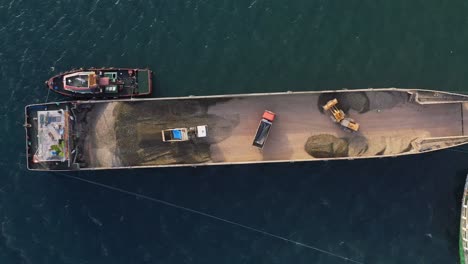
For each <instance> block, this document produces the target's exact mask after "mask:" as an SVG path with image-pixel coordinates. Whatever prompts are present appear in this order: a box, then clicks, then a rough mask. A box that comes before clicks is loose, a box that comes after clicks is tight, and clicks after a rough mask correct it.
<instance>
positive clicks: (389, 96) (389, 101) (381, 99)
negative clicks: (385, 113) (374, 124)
mask: <svg viewBox="0 0 468 264" xmlns="http://www.w3.org/2000/svg"><path fill="white" fill-rule="evenodd" d="M366 95H367V98H369V102H370V104H369V108H370V109H373V110H374V109H376V110H377V109H379V110H382V109H390V108H393V107H395V106H397V105H399V104H402V103H406V102H408V100H409V96H410V95H409V94H407V93H402V92H388V91H386V92H367V93H366Z"/></svg>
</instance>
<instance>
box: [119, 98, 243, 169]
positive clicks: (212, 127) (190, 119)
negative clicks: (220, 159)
mask: <svg viewBox="0 0 468 264" xmlns="http://www.w3.org/2000/svg"><path fill="white" fill-rule="evenodd" d="M209 105H210V101H209V100H204V101H203V103H200V102H199V101H198V100H178V101H172V102H169V101H152V102H138V103H120V104H119V106H118V107H117V108H116V115H117V126H116V135H117V146H118V148H119V150H120V153H119V156H120V159H121V161H122V163H123V164H125V165H128V166H134V165H168V164H184V163H185V164H192V163H203V162H209V161H211V153H210V145H211V144H214V143H216V142H220V141H222V140H224V139H225V138H227V137H229V136H230V134H231V132H232V129H233V128H234V127H235V126H236V125H237V124H238V123H239V120H238V118H237V119H236V118H235V116H231V117H220V116H217V115H213V114H208V113H207V109H208V107H209ZM198 125H207V127H208V128H207V135H208V136H207V137H205V138H196V137H195V138H193V139H192V140H189V141H185V142H174V143H169V142H163V141H162V135H161V131H162V130H164V129H171V128H189V127H196V126H198Z"/></svg>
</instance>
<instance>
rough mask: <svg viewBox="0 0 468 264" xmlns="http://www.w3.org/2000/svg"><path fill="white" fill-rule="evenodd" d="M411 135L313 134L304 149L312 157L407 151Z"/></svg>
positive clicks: (374, 154) (409, 149)
mask: <svg viewBox="0 0 468 264" xmlns="http://www.w3.org/2000/svg"><path fill="white" fill-rule="evenodd" d="M414 140H415V139H414V138H413V137H410V136H407V137H401V136H399V137H383V136H381V137H373V138H371V139H368V138H365V137H364V136H362V135H360V134H358V133H353V134H351V135H350V136H349V137H343V138H339V137H336V136H334V135H329V134H320V135H313V136H311V137H309V138H308V139H307V142H306V144H305V147H304V149H305V151H306V152H307V153H309V155H311V156H312V157H314V158H334V157H335V158H336V157H359V156H379V155H393V154H400V153H405V152H409V151H411V149H412V146H411V142H413V141H414Z"/></svg>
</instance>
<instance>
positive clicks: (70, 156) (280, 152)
mask: <svg viewBox="0 0 468 264" xmlns="http://www.w3.org/2000/svg"><path fill="white" fill-rule="evenodd" d="M333 98H335V99H336V98H337V100H338V102H339V105H338V106H339V107H340V109H343V111H344V113H345V114H346V115H347V116H350V117H352V118H353V119H354V120H356V121H357V122H359V124H360V128H359V131H357V132H353V133H350V132H349V131H344V130H343V128H342V127H340V126H339V125H337V124H336V123H334V122H332V120H330V116H329V115H328V113H326V112H324V111H323V108H322V106H323V105H325V104H326V103H327V101H329V100H331V99H333ZM265 110H271V111H272V112H274V113H276V118H275V121H274V124H273V125H272V126H271V128H270V130H271V131H269V136H268V141H267V142H266V143H265V146H264V147H263V148H262V149H259V148H257V147H254V146H252V141H253V139H254V137H255V136H256V131H257V129H258V127H259V123H258V122H259V121H260V119H261V118H262V114H263V113H264V111H265ZM54 111H55V112H54ZM57 111H61V112H62V113H64V114H63V118H64V120H63V124H57V123H54V122H57V119H53V118H52V119H50V117H51V116H52V115H53V114H54V113H58V112H57ZM47 115H48V116H49V118H46V117H47ZM41 116H44V117H43V118H42V119H41ZM59 126H60V128H59ZM25 127H26V135H27V136H26V137H27V138H26V142H27V144H26V151H27V159H28V163H27V164H28V168H29V169H32V170H80V169H115V168H139V167H163V166H199V165H221V164H246V163H262V162H296V161H316V160H335V159H357V158H376V157H395V156H400V155H409V154H417V153H423V152H428V151H434V150H439V149H444V148H448V147H453V146H458V145H461V144H465V143H467V142H468V135H467V133H468V97H467V96H465V95H459V94H453V93H446V92H437V91H427V90H405V89H394V88H392V89H365V90H341V91H324V92H294V93H292V92H289V93H276V94H244V95H225V96H205V97H183V98H152V99H133V100H120V101H87V102H79V101H75V102H61V103H49V104H40V105H30V106H27V107H26V124H25ZM197 127H205V128H206V131H204V133H206V135H204V136H203V137H197V136H190V131H195V130H191V128H197ZM57 129H58V130H57ZM60 129H61V130H60ZM54 130H57V131H58V132H57V133H56V132H55V131H54ZM162 131H166V132H167V131H178V132H177V133H181V132H183V133H188V136H187V135H186V136H182V135H180V134H178V136H180V139H183V140H175V141H174V140H171V141H170V142H168V141H167V140H163V138H162V135H161V132H162ZM49 133H50V134H51V135H52V136H53V138H52V137H51V135H50V134H49ZM194 133H195V132H194ZM168 135H169V134H168ZM65 146H66V147H65ZM40 153H46V154H47V155H46V156H41V157H42V158H40V159H39V158H38V157H39V156H38V155H39V154H40Z"/></svg>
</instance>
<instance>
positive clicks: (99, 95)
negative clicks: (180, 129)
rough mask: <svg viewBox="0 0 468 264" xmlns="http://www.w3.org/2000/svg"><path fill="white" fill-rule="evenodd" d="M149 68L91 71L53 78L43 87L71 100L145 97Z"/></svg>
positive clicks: (149, 78) (149, 73)
mask: <svg viewBox="0 0 468 264" xmlns="http://www.w3.org/2000/svg"><path fill="white" fill-rule="evenodd" d="M151 74H152V72H151V70H149V69H130V68H91V69H78V70H72V71H68V72H65V73H61V74H59V75H56V76H53V77H52V78H50V79H49V80H47V81H46V82H45V84H46V87H47V88H48V89H49V90H51V91H53V92H55V93H59V94H61V95H64V96H68V97H72V98H74V99H109V98H125V97H137V96H146V95H150V94H151V93H152V89H153V87H152V78H151Z"/></svg>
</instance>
